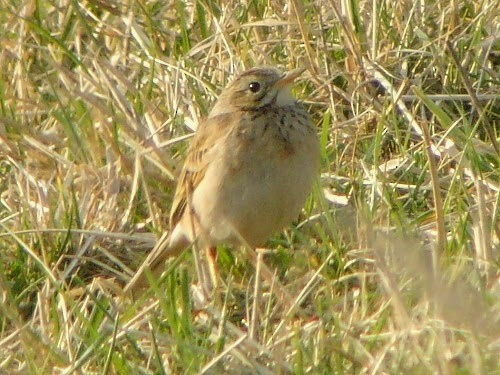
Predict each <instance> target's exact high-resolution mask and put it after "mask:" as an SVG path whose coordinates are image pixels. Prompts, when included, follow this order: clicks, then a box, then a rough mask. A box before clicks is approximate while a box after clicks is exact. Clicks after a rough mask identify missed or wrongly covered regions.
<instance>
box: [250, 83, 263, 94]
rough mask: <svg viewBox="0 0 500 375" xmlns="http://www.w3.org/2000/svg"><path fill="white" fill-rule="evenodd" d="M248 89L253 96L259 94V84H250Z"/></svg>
mask: <svg viewBox="0 0 500 375" xmlns="http://www.w3.org/2000/svg"><path fill="white" fill-rule="evenodd" d="M248 88H249V89H250V91H251V92H253V93H254V94H255V93H257V92H259V90H260V83H259V82H251V83H250V84H249V85H248Z"/></svg>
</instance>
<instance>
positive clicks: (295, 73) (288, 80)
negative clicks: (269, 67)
mask: <svg viewBox="0 0 500 375" xmlns="http://www.w3.org/2000/svg"><path fill="white" fill-rule="evenodd" d="M305 70H306V69H305V68H297V69H294V70H292V71H290V72H288V73H286V74H285V75H284V76H283V77H282V78H281V79H280V80H279V81H278V82H276V83H275V86H276V87H277V88H282V87H286V86H288V85H291V84H292V83H293V82H294V81H295V79H296V78H297V77H299V76H300V75H301V74H302V73H304V71H305Z"/></svg>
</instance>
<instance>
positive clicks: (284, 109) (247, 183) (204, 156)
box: [125, 67, 320, 292]
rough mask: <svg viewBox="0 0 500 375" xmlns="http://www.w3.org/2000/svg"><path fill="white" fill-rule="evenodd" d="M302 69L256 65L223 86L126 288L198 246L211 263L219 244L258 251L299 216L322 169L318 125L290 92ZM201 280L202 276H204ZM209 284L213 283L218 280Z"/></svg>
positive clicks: (142, 282)
mask: <svg viewBox="0 0 500 375" xmlns="http://www.w3.org/2000/svg"><path fill="white" fill-rule="evenodd" d="M304 71H305V69H303V68H298V69H294V70H291V71H289V72H285V73H283V72H282V71H281V70H279V69H277V68H274V67H254V68H250V69H248V70H246V71H244V72H243V73H241V74H240V75H238V76H237V77H236V78H235V79H234V80H233V81H232V82H230V83H229V84H228V85H227V87H226V88H225V89H224V90H222V92H221V94H220V96H219V98H218V100H217V101H216V102H215V104H214V106H213V108H212V109H211V111H210V112H209V115H208V117H207V118H206V119H205V120H204V121H202V122H201V123H200V124H199V126H198V128H197V130H196V132H195V134H194V136H193V138H192V140H191V143H190V145H189V147H188V150H187V156H186V159H185V162H184V165H183V167H182V170H181V172H180V175H179V177H178V183H177V187H176V191H175V195H174V199H173V203H172V207H171V212H170V222H169V225H170V230H169V232H168V233H165V234H164V235H163V236H162V237H161V238H160V240H159V241H158V242H157V244H156V245H155V247H154V248H153V250H152V251H151V252H150V253H149V255H148V256H147V257H146V259H145V261H144V262H143V263H142V265H141V266H140V267H139V269H138V270H137V271H136V273H135V275H134V276H133V277H132V279H131V280H130V281H129V282H128V284H127V285H126V286H125V291H126V292H127V291H137V290H139V289H141V288H143V287H144V286H145V285H147V281H148V278H147V277H146V276H145V270H146V268H148V269H149V270H150V271H151V274H153V275H154V276H159V274H161V273H162V272H163V271H164V270H165V262H166V260H167V259H169V258H172V257H175V256H177V255H179V254H180V253H181V252H182V251H183V250H184V249H186V248H187V247H189V246H190V245H192V244H193V243H195V244H196V249H205V250H206V251H207V254H208V257H209V259H212V260H211V269H210V270H211V274H212V276H211V277H212V280H213V278H214V277H216V275H215V276H214V275H213V273H214V272H215V271H214V268H215V267H216V266H214V263H215V260H214V258H215V257H216V247H217V246H218V245H220V244H225V245H229V246H241V245H242V244H244V245H248V246H251V247H252V248H257V247H259V246H262V245H264V244H265V242H266V241H267V240H268V239H269V238H270V237H271V236H272V235H273V234H274V233H276V232H278V231H281V230H283V228H285V227H286V226H288V225H290V223H291V222H293V221H294V220H295V219H297V217H298V215H299V214H300V211H301V209H302V207H303V205H304V203H305V201H306V199H307V197H308V195H309V194H310V191H311V189H312V186H313V183H314V181H315V180H316V178H317V176H318V174H319V164H320V146H319V140H318V135H317V129H316V127H315V125H314V123H313V121H312V119H311V116H310V114H309V112H308V111H307V110H306V109H305V107H304V105H303V104H302V103H300V102H299V101H297V100H296V99H295V98H294V96H293V95H292V93H291V88H292V86H293V84H294V82H295V80H296V79H297V78H298V77H299V76H300V75H301V74H302V73H303V72H304ZM199 277H201V276H200V275H199ZM205 282H206V283H209V284H211V285H210V286H209V287H208V288H213V284H214V283H215V281H212V282H210V280H209V281H207V280H205Z"/></svg>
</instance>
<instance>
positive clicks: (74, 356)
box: [0, 0, 500, 374]
mask: <svg viewBox="0 0 500 375" xmlns="http://www.w3.org/2000/svg"><path fill="white" fill-rule="evenodd" d="M498 9H499V3H498V1H495V0H484V1H481V2H474V1H465V0H456V1H451V2H444V1H436V0H422V1H419V2H412V1H394V0H385V1H371V2H370V1H362V0H360V1H349V0H331V1H322V0H313V1H304V2H300V1H273V2H267V1H245V2H236V1H233V0H229V1H225V2H223V1H203V0H200V1H187V2H184V1H180V0H171V1H137V2H135V1H127V2H117V1H116V2H112V1H111V2H110V1H100V0H92V1H67V0H61V1H44V0H39V1H30V0H27V1H22V2H19V1H13V0H0V20H1V22H0V45H1V49H0V67H1V69H0V194H1V195H0V254H1V257H0V293H1V294H0V311H1V314H0V319H1V320H0V328H1V329H0V372H6V373H37V374H40V373H68V374H69V373H119V374H128V373H133V374H137V373H200V372H201V373H231V372H235V371H237V372H238V373H306V372H307V373H356V374H358V373H361V374H364V373H373V374H375V373H394V374H396V373H402V372H409V373H412V374H414V373H416V374H427V373H442V374H457V373H458V374H487V373H495V372H497V371H498V362H499V360H500V358H499V351H500V342H499V334H500V329H499V327H500V322H499V316H500V314H499V313H500V304H499V294H500V285H499V276H498V275H499V269H498V265H499V260H500V257H499V237H500V236H499V233H500V226H499V221H498V216H499V177H500V172H499V171H500V166H499V164H500V161H499V151H500V150H499V146H498V140H499V130H500V129H499V125H498V124H499V113H500V110H499V106H500V103H499V95H500V92H499V87H500V85H499V79H500V77H499V74H500V73H499V64H500V63H499V62H500V41H499V35H500V34H499V29H498V26H499V14H498ZM255 65H272V66H279V67H281V68H282V69H284V70H286V69H292V68H295V67H298V66H302V67H306V68H307V71H306V73H304V75H303V80H302V81H301V82H299V84H298V85H297V88H296V90H295V93H296V96H297V97H298V98H300V99H301V100H303V101H304V102H305V104H306V106H307V107H308V108H309V109H310V112H311V113H312V115H313V118H314V121H315V122H316V124H317V126H318V134H319V136H320V139H321V144H322V170H321V171H322V174H321V179H320V181H319V183H318V185H317V186H316V187H315V190H314V192H313V194H312V196H311V199H310V200H309V201H308V203H307V205H306V207H305V209H304V212H303V214H302V215H301V217H300V218H299V221H298V222H297V223H295V225H294V226H292V227H290V228H289V229H287V230H286V231H285V232H283V233H281V234H277V235H276V236H275V237H273V238H272V239H270V241H269V243H268V246H267V248H268V249H269V250H268V251H267V252H266V254H265V255H264V257H263V258H264V261H265V264H266V265H267V266H268V267H269V268H270V269H271V270H273V272H276V277H277V279H278V280H279V284H280V285H281V286H280V287H282V288H284V289H285V291H286V292H287V293H288V295H289V296H292V299H291V300H285V299H280V298H278V294H277V293H273V291H274V290H275V288H277V287H278V286H277V285H278V284H276V285H266V284H264V285H261V286H258V285H257V286H258V288H257V289H259V290H258V292H257V294H256V293H255V290H254V289H255V288H254V286H255V281H256V280H258V279H259V278H258V277H256V269H255V267H254V266H253V265H251V262H249V254H247V253H246V252H245V251H241V250H238V249H229V248H224V247H221V248H220V249H219V266H220V268H221V288H220V290H219V294H220V297H221V298H215V300H214V302H213V303H212V304H211V305H209V306H207V307H205V308H203V309H198V308H197V307H196V306H195V305H193V298H192V297H191V296H190V288H191V285H192V284H194V283H195V282H196V280H195V278H196V276H195V275H196V274H195V272H194V266H193V264H192V260H191V257H190V254H189V253H186V254H184V255H183V256H182V259H179V260H178V261H177V262H176V263H175V265H174V266H171V267H169V268H168V270H167V272H166V274H167V276H166V278H165V280H163V281H161V282H160V284H159V285H157V286H153V287H152V288H151V290H150V291H148V292H147V293H145V295H144V296H143V297H142V298H140V299H139V300H137V301H131V300H129V299H126V298H124V297H123V296H122V295H121V294H120V288H121V286H122V285H123V283H124V282H126V281H127V280H128V279H129V278H130V275H131V274H132V273H133V271H134V270H135V269H136V268H137V266H138V265H139V264H140V262H141V261H142V259H143V258H144V256H145V254H146V253H147V251H148V250H150V249H151V247H152V246H153V244H154V241H155V238H158V237H159V236H160V235H161V233H162V232H164V231H165V230H166V229H167V228H168V219H167V218H168V211H169V207H170V202H171V199H172V194H173V190H174V187H175V176H176V173H177V171H178V168H179V167H180V166H181V165H182V160H183V154H184V152H185V149H186V145H187V142H188V141H186V140H185V139H186V138H187V136H188V135H189V134H191V133H192V131H193V130H194V129H196V126H197V124H198V122H199V120H200V119H201V118H203V116H204V115H206V114H207V113H208V111H209V110H210V107H211V105H212V104H213V103H214V100H215V98H216V97H217V94H218V93H220V91H221V89H222V88H223V87H224V86H225V85H226V84H227V83H228V82H229V81H230V80H231V79H232V78H233V77H234V75H235V74H237V73H238V72H241V71H242V70H244V69H246V68H249V67H251V66H255ZM259 262H260V260H259ZM259 267H260V263H259ZM259 269H260V268H259ZM150 297H153V298H150Z"/></svg>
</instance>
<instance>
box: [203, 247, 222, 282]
mask: <svg viewBox="0 0 500 375" xmlns="http://www.w3.org/2000/svg"><path fill="white" fill-rule="evenodd" d="M205 251H206V254H207V262H208V272H209V276H210V284H211V285H210V287H211V289H212V290H211V291H213V290H214V289H217V286H218V284H219V283H218V278H217V276H218V275H219V267H218V266H217V248H216V247H215V246H208V247H207V248H206V250H205Z"/></svg>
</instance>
